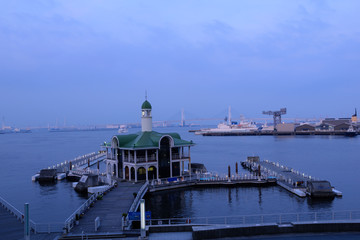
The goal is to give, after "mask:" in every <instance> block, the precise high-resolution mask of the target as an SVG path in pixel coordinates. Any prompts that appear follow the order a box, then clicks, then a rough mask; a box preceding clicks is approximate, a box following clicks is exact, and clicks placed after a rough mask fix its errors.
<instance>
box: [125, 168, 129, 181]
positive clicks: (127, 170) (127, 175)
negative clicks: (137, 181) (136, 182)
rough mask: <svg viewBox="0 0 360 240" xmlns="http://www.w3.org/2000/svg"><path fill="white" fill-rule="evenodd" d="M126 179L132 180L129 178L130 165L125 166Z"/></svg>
mask: <svg viewBox="0 0 360 240" xmlns="http://www.w3.org/2000/svg"><path fill="white" fill-rule="evenodd" d="M125 179H126V180H130V179H129V167H128V166H126V167H125Z"/></svg>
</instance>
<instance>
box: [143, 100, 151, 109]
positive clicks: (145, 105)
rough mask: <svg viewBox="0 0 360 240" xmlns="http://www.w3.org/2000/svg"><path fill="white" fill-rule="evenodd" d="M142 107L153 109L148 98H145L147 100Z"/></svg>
mask: <svg viewBox="0 0 360 240" xmlns="http://www.w3.org/2000/svg"><path fill="white" fill-rule="evenodd" d="M141 109H151V104H150V103H149V102H148V100H145V102H144V103H143V104H142V105H141Z"/></svg>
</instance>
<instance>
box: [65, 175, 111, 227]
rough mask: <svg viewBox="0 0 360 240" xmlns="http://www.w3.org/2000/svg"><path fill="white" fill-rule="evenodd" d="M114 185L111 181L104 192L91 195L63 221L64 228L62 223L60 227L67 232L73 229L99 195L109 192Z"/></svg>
mask: <svg viewBox="0 0 360 240" xmlns="http://www.w3.org/2000/svg"><path fill="white" fill-rule="evenodd" d="M114 184H115V182H114V181H113V182H112V183H111V185H109V186H108V187H107V188H106V189H104V191H102V192H98V193H94V194H93V195H91V196H90V198H89V199H88V200H87V201H86V202H84V203H83V204H82V205H81V206H80V207H79V208H78V209H76V210H75V212H73V213H72V214H71V215H70V217H68V218H67V219H66V220H65V227H64V223H62V224H63V225H62V226H63V227H64V228H65V229H66V230H67V232H69V231H70V230H71V229H72V228H73V227H74V223H75V221H77V220H79V218H80V216H81V215H82V214H84V213H85V211H86V210H87V209H88V208H89V207H90V205H91V204H92V203H93V202H95V200H96V198H97V197H98V196H99V195H101V194H103V193H104V192H106V191H107V190H109V189H110V188H112V187H113V186H114Z"/></svg>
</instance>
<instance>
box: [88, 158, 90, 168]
mask: <svg viewBox="0 0 360 240" xmlns="http://www.w3.org/2000/svg"><path fill="white" fill-rule="evenodd" d="M88 167H90V158H88Z"/></svg>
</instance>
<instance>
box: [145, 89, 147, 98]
mask: <svg viewBox="0 0 360 240" xmlns="http://www.w3.org/2000/svg"><path fill="white" fill-rule="evenodd" d="M145 100H147V91H146V90H145Z"/></svg>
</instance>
